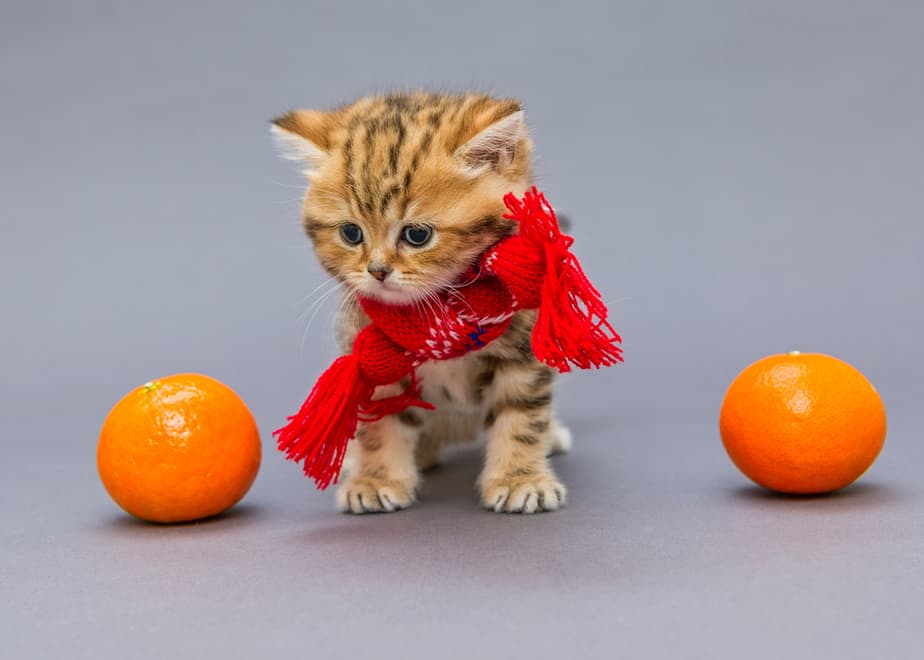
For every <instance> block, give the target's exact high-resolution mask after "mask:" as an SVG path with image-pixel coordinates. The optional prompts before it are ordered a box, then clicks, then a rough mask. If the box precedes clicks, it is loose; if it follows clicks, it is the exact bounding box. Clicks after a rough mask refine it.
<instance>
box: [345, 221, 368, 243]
mask: <svg viewBox="0 0 924 660" xmlns="http://www.w3.org/2000/svg"><path fill="white" fill-rule="evenodd" d="M340 236H341V237H342V238H343V240H345V241H346V242H347V243H349V244H350V245H359V244H360V243H362V242H363V230H362V229H361V228H360V226H359V225H354V224H353V223H352V222H349V223H347V224H345V225H340Z"/></svg>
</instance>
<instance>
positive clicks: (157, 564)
mask: <svg viewBox="0 0 924 660" xmlns="http://www.w3.org/2000/svg"><path fill="white" fill-rule="evenodd" d="M921 34H924V10H922V8H921V5H920V4H918V3H910V2H894V3H887V4H883V3H881V2H854V3H839V2H838V3H835V2H813V3H803V2H792V1H790V2H719V1H713V2H690V3H681V2H678V3H659V2H647V1H646V2H642V1H638V2H618V3H602V2H601V3H583V2H569V3H567V4H565V5H560V4H552V3H548V4H547V3H526V2H510V3H489V2H467V3H457V2H456V3H450V2H422V1H421V2H402V3H387V4H386V3H368V4H367V3H330V4H323V3H310V2H266V3H259V6H258V4H257V3H253V4H249V5H244V4H243V3H242V4H235V3H218V2H194V3H184V4H183V6H182V7H181V6H180V5H179V4H175V5H174V4H172V3H131V2H129V3H105V2H83V3H64V2H60V3H52V2H12V3H9V2H7V3H4V4H3V6H2V7H0V95H2V102H0V138H2V139H0V145H2V148H0V182H2V195H0V210H2V213H0V222H2V240H0V287H2V294H3V309H4V316H3V323H2V324H0V365H2V366H0V374H2V378H0V419H2V423H3V436H2V437H3V440H2V442H3V445H2V458H0V483H2V490H0V492H2V497H3V509H2V511H3V520H2V525H0V593H2V596H3V597H2V599H0V640H2V641H0V644H2V646H0V648H2V651H0V655H2V656H3V657H10V658H46V657H47V658H51V657H56V658H60V657H67V658H126V657H131V658H164V657H176V658H193V657H196V658H200V657H222V658H228V659H231V658H254V657H274V658H288V657H293V658H294V657H300V658H302V657H309V658H326V657H334V656H340V657H351V656H360V657H374V658H381V659H383V660H384V659H386V658H396V659H399V658H400V659H405V658H414V657H434V658H463V657H464V658H472V657H475V658H477V657H491V658H553V657H554V658H563V657H566V658H567V657H577V658H654V659H661V658H665V659H666V658H671V659H674V658H710V659H711V658H742V657H746V658H755V659H762V658H768V659H769V658H774V659H776V658H783V657H785V658H788V659H791V660H794V659H802V658H831V657H839V658H847V659H850V658H857V659H859V658H864V659H865V658H873V657H877V658H878V657H884V658H890V659H896V660H904V659H906V658H908V659H911V658H919V657H921V654H922V652H924V632H922V627H924V626H922V620H924V619H922V612H924V567H922V561H921V557H922V550H924V517H922V512H924V506H922V505H924V487H922V486H921V483H920V477H919V475H920V474H921V467H922V465H924V449H922V443H921V439H922V438H921V435H922V434H921V428H922V422H924V415H922V413H921V388H920V380H921V378H920V374H921V372H922V368H924V348H922V345H921V342H920V337H921V335H922V332H921V329H922V320H924V287H922V282H924V259H922V258H921V254H922V252H924V228H922V223H921V218H922V217H924V201H922V197H921V191H922V190H924V156H922V154H924V125H922V123H921V117H922V116H924V83H922V80H924V79H922V77H921V75H920V65H921V62H922V61H924V40H922V39H921V38H920V37H921ZM420 86H426V87H434V86H443V87H446V88H452V89H461V88H466V87H470V86H473V87H477V88H480V89H487V90H489V91H493V92H496V93H498V94H509V95H514V96H517V97H520V98H522V99H523V101H524V103H525V106H526V109H527V117H528V122H529V124H530V127H531V130H532V132H533V136H534V138H535V141H536V145H537V153H538V155H539V164H538V169H539V175H540V184H541V186H542V187H543V188H545V190H546V191H547V193H548V194H549V196H550V198H551V199H552V200H553V202H555V203H556V204H557V205H558V206H560V207H562V208H564V209H566V210H567V211H568V212H569V214H570V215H571V217H572V218H573V220H574V222H575V231H574V233H575V236H576V238H577V244H576V251H577V253H578V254H579V256H580V257H581V259H582V261H583V263H584V265H585V267H586V269H587V271H588V272H589V274H590V275H591V276H592V277H593V279H594V280H595V282H596V283H597V284H598V285H599V287H600V288H601V289H602V290H603V292H604V293H605V295H606V297H607V299H608V300H609V301H610V302H611V306H612V311H613V318H614V321H615V323H616V325H617V327H618V329H619V330H620V331H621V332H622V333H623V335H624V337H625V351H626V358H627V362H626V364H625V365H622V366H620V367H618V368H615V369H610V370H606V371H602V372H593V373H582V374H575V375H572V376H569V377H567V378H565V379H563V381H562V385H561V388H560V394H559V396H558V408H559V410H560V413H561V416H562V417H563V418H564V420H565V421H566V422H567V423H568V424H569V425H570V426H571V427H572V429H573V431H574V433H575V437H576V442H575V450H574V451H573V452H572V453H571V454H569V455H567V456H562V457H557V458H555V459H554V464H555V467H556V469H557V470H558V472H559V474H560V475H561V476H562V477H563V479H564V481H565V482H566V483H567V485H568V486H569V489H570V501H569V504H568V506H567V507H566V508H565V509H564V510H563V511H561V512H558V513H555V514H547V515H540V516H532V517H518V516H501V515H494V514H491V513H487V512H483V511H481V510H480V509H479V508H478V507H477V505H476V500H475V497H474V493H473V488H472V485H473V482H474V479H475V476H476V474H477V471H478V461H479V457H478V453H477V451H476V450H474V449H471V450H467V449H466V450H461V451H459V452H457V453H456V455H454V456H453V457H452V460H449V461H447V462H446V463H445V464H444V465H443V466H442V467H440V468H438V469H436V470H435V471H433V472H431V473H429V474H428V475H427V479H426V483H425V486H424V488H423V491H422V496H421V502H420V504H419V505H418V506H417V507H416V508H414V509H412V510H410V511H407V512H402V513H400V514H394V515H381V516H365V517H350V516H344V515H340V514H337V513H335V512H334V510H333V497H332V493H330V492H328V493H318V492H316V491H315V490H314V489H313V486H312V484H311V483H310V482H309V481H307V480H306V479H304V477H303V476H302V475H301V473H300V471H299V469H298V467H297V466H295V465H293V464H290V463H287V462H285V461H284V460H283V457H282V456H281V455H280V454H279V453H278V452H277V451H276V450H275V449H274V448H273V446H272V441H271V438H270V436H269V432H270V431H271V430H272V429H273V428H275V427H276V426H278V425H279V424H280V423H281V421H282V420H283V419H284V418H285V415H286V414H288V413H290V412H292V411H293V410H294V409H295V408H296V407H297V405H298V404H299V403H300V401H301V398H302V397H303V396H304V393H305V391H306V388H307V387H308V386H309V385H310V383H311V382H312V381H313V379H314V378H315V377H316V375H317V374H318V373H319V371H320V370H321V369H322V368H323V366H324V365H325V364H326V363H327V362H328V361H329V360H330V359H331V357H332V356H333V342H332V340H331V333H330V322H329V316H330V313H331V312H332V310H333V305H330V304H328V305H322V306H321V307H320V311H319V313H318V315H317V317H316V318H315V319H314V321H313V322H312V323H311V324H310V326H309V324H308V320H309V319H310V318H311V316H312V314H313V310H312V308H311V304H312V302H313V300H314V299H313V298H310V297H308V298H306V297H305V296H306V294H308V292H309V291H311V290H312V289H313V288H314V287H315V286H317V285H318V284H319V283H320V282H321V281H322V278H321V276H320V273H319V270H318V268H317V266H316V265H315V264H314V262H313V260H312V257H311V254H310V251H309V249H308V246H307V243H306V241H305V239H304V238H303V237H302V235H301V234H300V232H299V228H298V226H297V222H298V220H297V218H298V199H299V197H300V195H301V191H300V182H299V179H298V176H297V174H295V173H294V172H293V171H292V169H291V168H290V167H289V166H288V164H286V163H283V162H281V161H279V160H278V159H277V158H276V156H275V155H274V153H273V151H272V148H271V145H270V143H269V140H268V136H267V126H268V125H267V120H268V119H269V118H270V117H272V116H274V115H276V114H278V113H280V112H281V111H283V110H285V109H287V108H288V107H290V106H295V105H305V106H311V105H317V106H330V105H334V104H336V103H338V102H341V101H345V100H349V99H350V98H353V97H355V96H357V95H359V94H362V93H367V92H370V91H374V90H384V89H390V88H394V87H406V88H415V87H420ZM793 348H799V349H801V350H803V351H821V352H827V353H831V354H834V355H837V356H839V357H841V358H843V359H845V360H848V361H850V362H852V363H853V364H855V365H856V366H857V367H858V368H860V369H861V370H862V371H864V373H866V374H867V376H869V378H870V379H871V380H872V381H873V382H874V383H875V384H876V386H877V387H878V388H879V390H880V392H881V393H882V396H883V399H884V401H885V403H886V407H887V410H888V413H889V424H890V430H889V437H888V440H887V442H886V447H885V450H884V452H883V454H882V456H881V457H880V459H879V461H878V462H877V463H876V464H875V465H874V466H873V468H872V469H871V470H870V471H869V472H868V473H867V474H866V475H865V476H864V477H863V478H862V479H861V480H860V481H859V482H858V483H857V484H855V485H854V486H852V487H851V488H849V489H847V490H845V491H843V492H842V493H840V494H837V495H834V496H829V497H816V498H787V497H780V496H774V495H770V494H768V493H766V492H764V491H762V490H760V489H758V488H756V487H754V486H751V485H749V482H748V481H747V480H746V479H745V478H744V477H742V476H741V475H740V474H738V473H737V472H736V470H735V469H734V467H733V466H732V465H731V463H730V462H729V461H728V459H727V457H726V456H725V454H724V451H723V449H722V447H721V443H720V441H719V438H718V433H717V428H716V427H717V424H716V418H717V415H718V409H719V404H720V402H721V399H722V395H723V393H724V390H725V388H726V387H727V385H728V383H729V382H730V381H731V379H732V378H733V377H734V375H735V374H736V373H737V372H738V371H739V370H740V369H741V368H743V367H744V366H745V365H747V364H748V363H749V362H751V361H753V360H754V359H757V358H759V357H761V356H763V355H765V354H768V353H774V352H782V351H786V350H790V349H793ZM180 371H199V372H203V373H207V374H210V375H212V376H214V377H216V378H219V379H221V380H223V381H224V382H226V383H228V384H229V385H231V386H232V387H234V388H235V389H236V390H237V391H238V392H239V393H240V394H241V395H242V396H243V397H244V399H245V400H246V401H247V402H248V404H249V405H250V406H251V408H252V409H253V411H254V413H255V415H256V417H257V420H258V423H259V425H260V427H261V429H262V431H263V434H264V442H265V455H264V462H263V467H262V470H261V473H260V475H259V477H258V479H257V481H256V483H255V485H254V487H253V489H252V490H251V492H250V494H249V495H248V497H247V498H246V499H245V501H244V502H243V503H242V504H241V505H240V506H238V507H237V508H235V509H234V510H232V511H231V512H230V513H228V514H227V515H225V516H222V517H220V518H217V519H214V520H211V521H207V522H203V523H199V524H190V525H181V526H152V525H147V524H144V523H141V522H137V521H135V520H133V519H132V518H130V517H128V516H126V515H124V514H122V513H121V512H120V511H119V509H118V508H117V507H116V506H115V505H114V504H113V503H112V502H111V501H110V500H109V498H108V497H107V495H106V493H105V492H104V490H103V489H102V487H101V485H100V484H99V481H98V477H97V475H96V467H95V444H96V436H97V433H98V430H99V427H100V425H101V423H102V420H103V418H104V416H105V414H106V412H107V411H108V410H109V408H110V406H112V405H113V403H115V401H116V400H118V398H119V397H120V396H121V395H122V394H123V393H125V392H126V391H128V390H129V389H130V388H132V387H134V386H136V385H138V384H139V383H142V382H145V381H147V380H149V379H152V378H156V377H158V376H163V375H166V374H169V373H175V372H180Z"/></svg>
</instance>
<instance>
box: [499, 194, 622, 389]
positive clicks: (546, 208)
mask: <svg viewBox="0 0 924 660" xmlns="http://www.w3.org/2000/svg"><path fill="white" fill-rule="evenodd" d="M504 202H505V203H506V204H507V208H508V209H509V211H510V213H509V214H508V215H506V216H505V217H507V218H509V219H511V220H516V221H518V222H519V236H520V237H521V239H522V241H523V244H524V246H530V248H532V249H533V250H537V251H538V252H539V253H541V254H543V255H544V257H545V258H544V268H545V273H544V277H543V281H542V290H541V295H540V301H539V312H538V315H537V317H536V325H535V327H534V328H533V335H532V348H533V352H534V353H535V355H536V358H537V359H539V360H541V361H542V362H545V363H546V364H548V365H549V366H551V367H554V368H556V369H558V371H559V372H561V373H565V372H567V371H571V365H574V366H576V367H579V368H581V369H589V368H590V367H597V368H599V367H605V366H610V365H613V364H616V363H617V362H622V349H621V348H620V347H619V345H618V344H619V343H620V342H621V341H622V338H621V337H620V336H619V334H618V333H617V332H616V331H615V330H614V329H613V326H612V325H610V323H609V321H607V314H608V310H607V308H606V305H605V304H604V302H603V299H602V298H601V296H600V292H599V291H597V289H596V288H595V287H594V285H593V284H592V283H591V282H590V280H589V279H588V278H587V275H585V274H584V270H583V269H582V268H581V264H580V263H579V262H578V260H577V257H575V256H574V254H572V252H571V245H572V244H573V243H574V239H573V238H572V237H570V236H568V235H566V234H562V233H561V229H560V228H559V226H558V219H557V218H556V217H555V211H554V210H553V209H552V206H551V204H549V202H548V201H547V200H546V198H545V195H543V194H542V193H540V192H539V191H538V190H537V189H536V188H533V189H532V190H531V191H529V192H527V193H526V195H525V196H524V197H523V199H522V200H521V199H518V198H517V197H516V196H515V195H513V194H508V195H507V196H506V197H505V198H504Z"/></svg>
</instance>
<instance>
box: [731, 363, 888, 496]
mask: <svg viewBox="0 0 924 660" xmlns="http://www.w3.org/2000/svg"><path fill="white" fill-rule="evenodd" d="M719 431H720V433H721V435H722V442H723V443H724V445H725V449H726V451H727V452H728V455H729V456H730V457H731V459H732V461H733V462H734V464H735V465H737V466H738V468H739V469H740V470H741V471H742V472H743V473H744V474H745V475H747V476H748V477H750V478H751V479H752V480H753V481H755V482H756V483H758V484H760V485H761V486H764V487H766V488H769V489H771V490H775V491H779V492H783V493H795V494H811V493H827V492H830V491H833V490H837V489H839V488H843V487H844V486H847V485H849V484H851V483H853V481H855V480H856V479H857V478H858V477H859V476H860V475H861V474H863V473H864V472H865V471H866V469H867V468H868V467H869V466H870V465H872V463H873V461H874V460H876V457H877V456H878V455H879V451H880V450H881V449H882V444H883V442H885V436H886V414H885V408H884V407H883V405H882V399H880V398H879V394H878V393H877V392H876V389H875V388H874V387H873V386H872V384H871V383H870V382H869V381H868V380H867V379H866V377H865V376H864V375H863V374H862V373H860V372H859V371H857V369H855V368H854V367H852V366H851V365H849V364H847V363H846V362H843V361H841V360H838V359H837V358H833V357H831V356H830V355H822V354H819V353H804V354H803V353H799V352H798V351H793V352H792V353H787V354H785V355H771V356H769V357H765V358H763V359H762V360H758V361H757V362H755V363H754V364H752V365H750V366H749V367H747V368H746V369H745V370H744V371H742V372H741V373H740V374H738V376H737V377H736V378H735V380H734V381H733V382H732V384H731V387H729V388H728V392H727V393H726V394H725V400H724V401H723V402H722V411H721V413H720V415H719Z"/></svg>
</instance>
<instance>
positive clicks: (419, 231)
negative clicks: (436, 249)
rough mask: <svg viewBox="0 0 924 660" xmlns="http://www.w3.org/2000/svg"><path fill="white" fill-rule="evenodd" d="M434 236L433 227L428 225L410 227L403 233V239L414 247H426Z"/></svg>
mask: <svg viewBox="0 0 924 660" xmlns="http://www.w3.org/2000/svg"><path fill="white" fill-rule="evenodd" d="M432 236H433V227H428V226H427V225H408V226H407V227H405V228H404V231H402V232H401V237H402V238H404V240H405V241H407V243H408V244H409V245H413V246H414V247H420V246H421V245H426V244H427V243H428V242H429V241H430V237H432Z"/></svg>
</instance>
